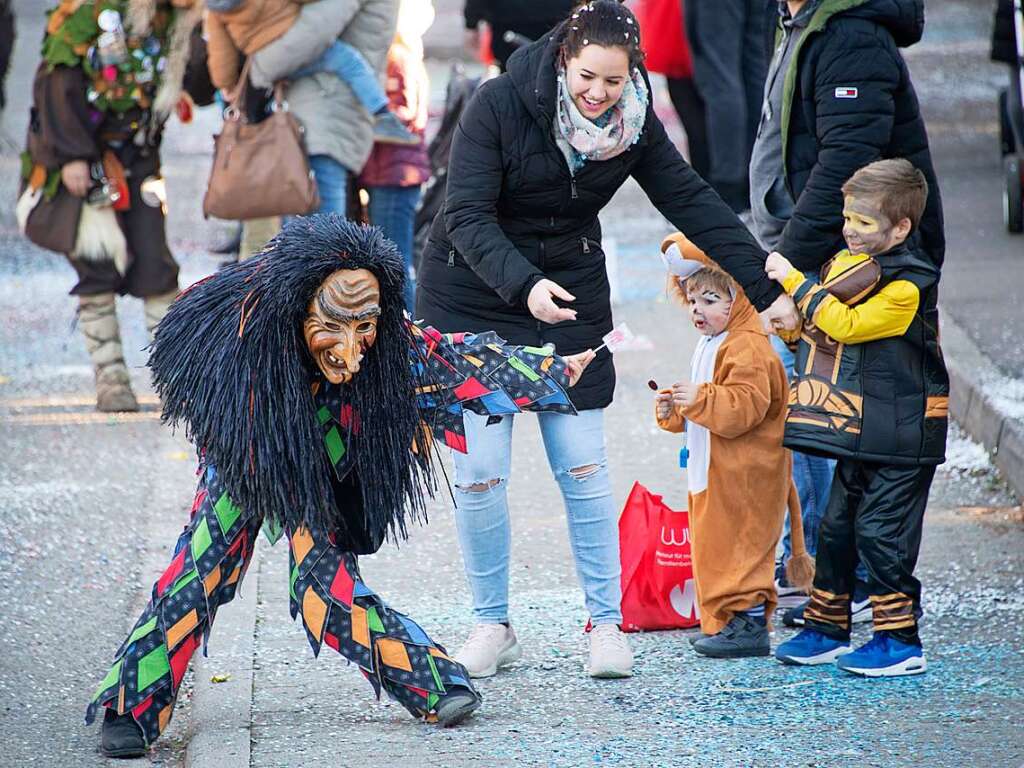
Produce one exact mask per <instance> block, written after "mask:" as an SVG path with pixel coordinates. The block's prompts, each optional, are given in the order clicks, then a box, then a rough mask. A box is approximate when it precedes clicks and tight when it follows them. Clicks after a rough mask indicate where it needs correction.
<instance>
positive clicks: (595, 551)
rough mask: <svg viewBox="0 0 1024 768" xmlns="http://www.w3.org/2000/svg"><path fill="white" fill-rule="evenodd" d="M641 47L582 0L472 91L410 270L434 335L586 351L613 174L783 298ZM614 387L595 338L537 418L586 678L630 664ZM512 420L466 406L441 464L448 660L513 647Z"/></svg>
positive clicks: (474, 666) (511, 654)
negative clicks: (562, 514)
mask: <svg viewBox="0 0 1024 768" xmlns="http://www.w3.org/2000/svg"><path fill="white" fill-rule="evenodd" d="M642 55H643V54H642V52H641V49H640V40H639V34H638V28H637V24H636V20H635V19H634V18H633V15H632V13H631V12H630V11H629V10H628V9H626V8H625V7H624V6H621V5H619V4H618V3H615V2H611V1H610V0H595V2H592V3H588V4H586V5H584V6H581V7H580V8H579V9H578V10H577V12H576V13H574V14H573V15H572V16H571V17H570V18H569V19H568V20H567V21H566V22H565V23H564V24H563V25H562V26H561V27H559V28H558V29H557V30H556V31H555V32H554V33H553V34H552V35H551V36H549V37H546V38H545V39H543V40H540V41H538V42H536V43H535V44H533V45H531V46H529V47H527V48H524V49H522V50H520V51H518V52H517V53H516V54H515V55H513V56H512V58H511V60H510V61H509V69H508V73H507V74H505V75H502V76H500V77H498V78H495V79H494V80H491V81H489V82H488V83H486V84H484V85H483V86H482V87H481V88H480V90H479V91H478V92H477V93H476V95H475V96H474V97H473V100H472V101H471V102H470V104H469V105H468V106H467V108H466V111H465V112H464V113H463V115H462V118H461V120H460V123H459V128H458V130H457V132H456V135H455V138H454V142H453V146H452V153H451V163H450V168H449V174H448V194H447V199H446V202H445V207H444V208H443V209H442V211H441V212H440V213H439V214H438V216H437V218H436V219H435V221H434V224H433V229H432V231H431V236H430V241H429V242H428V244H427V247H426V249H425V252H424V256H423V261H422V265H421V270H420V274H419V281H420V282H419V290H418V292H417V307H416V308H417V312H416V315H417V317H421V318H424V319H425V320H426V322H427V323H429V324H431V325H433V326H435V327H436V328H438V329H439V330H441V331H474V332H479V331H485V330H494V331H497V332H498V333H499V334H500V335H501V336H502V337H503V338H505V339H507V340H508V341H510V342H511V343H513V344H529V345H542V344H547V343H550V344H554V345H555V347H556V349H557V350H558V351H559V353H560V354H574V353H577V354H578V353H582V352H585V351H586V350H589V349H593V348H596V347H598V346H599V345H600V344H601V337H602V335H604V334H606V333H607V332H608V331H610V330H611V328H612V312H611V303H610V299H609V285H608V275H607V272H606V270H605V261H604V254H603V252H602V250H601V227H600V224H599V222H598V218H597V214H598V213H599V212H600V210H601V208H602V207H603V206H604V205H605V204H606V203H607V202H608V201H609V200H610V199H611V198H612V196H613V195H614V194H615V192H616V190H617V189H618V188H619V187H620V186H621V185H622V184H623V183H624V182H625V181H626V178H627V177H628V176H630V175H632V176H633V177H634V178H636V180H637V181H638V182H639V183H640V186H641V187H642V188H643V189H644V191H645V192H646V193H647V195H648V197H649V198H650V199H651V201H652V202H653V203H654V204H655V206H656V207H657V208H658V209H659V210H660V211H661V212H662V213H663V214H664V215H665V216H666V217H668V218H669V219H670V220H671V222H672V223H673V224H674V225H675V226H676V227H677V228H678V229H680V230H681V231H683V232H685V233H686V235H687V237H689V238H690V239H691V240H692V241H693V242H695V243H696V244H697V246H698V247H700V248H701V249H702V250H703V251H704V252H705V253H708V254H712V255H714V258H715V259H716V260H717V261H718V262H719V263H720V264H722V265H723V266H724V267H725V268H726V269H728V270H729V271H730V272H731V273H732V274H733V276H734V277H735V278H736V279H737V280H738V281H739V282H740V284H741V285H743V287H744V289H745V290H746V292H747V295H748V297H749V298H750V299H751V301H752V302H753V303H754V305H755V306H756V307H757V309H759V310H764V309H766V308H768V307H769V305H771V307H772V308H773V309H772V312H771V313H770V314H775V313H779V312H784V311H785V309H786V308H787V307H792V304H791V303H790V304H788V305H787V304H786V297H782V298H781V299H780V298H779V295H780V290H781V289H779V287H778V286H777V285H775V284H773V283H771V281H768V280H767V279H766V278H765V276H764V274H763V263H764V254H763V252H762V251H761V250H760V249H759V248H758V247H757V244H756V243H755V242H754V240H753V238H752V237H751V236H750V234H749V233H748V232H747V230H746V229H745V228H744V227H743V225H742V224H741V223H740V222H739V220H738V219H737V218H736V216H735V215H734V214H733V213H732V211H731V210H730V209H729V208H728V206H726V205H725V204H724V203H723V202H722V201H721V199H720V198H719V197H718V196H717V195H716V194H715V193H714V192H713V191H712V190H711V189H710V188H709V187H708V186H707V185H706V184H705V183H704V182H703V181H702V180H701V178H700V177H699V176H698V175H697V174H696V173H695V172H694V171H693V170H692V169H691V168H690V166H688V165H687V164H686V163H685V162H684V161H683V159H682V157H681V156H680V155H679V153H678V152H677V151H676V148H675V146H674V145H673V144H672V143H671V141H669V139H668V137H667V135H666V133H665V129H664V127H663V126H662V124H661V123H660V122H659V121H658V119H657V117H656V116H655V114H654V111H653V108H652V106H651V99H650V97H649V94H650V86H649V84H648V83H647V80H646V74H645V72H644V70H643V69H642V67H640V60H641V59H642ZM556 298H557V299H559V300H561V301H563V302H566V303H567V304H569V306H568V307H563V306H558V305H556V304H555V301H554V299H556ZM570 307H571V308H570ZM614 388H615V371H614V368H613V366H612V359H611V355H609V354H608V352H607V350H605V351H603V352H602V353H601V354H600V355H598V357H597V358H596V360H594V361H593V362H591V363H590V367H589V368H588V369H587V372H586V373H585V375H584V376H583V377H582V378H581V379H580V381H579V383H578V384H577V385H576V387H575V388H574V389H573V391H572V395H571V397H572V400H573V402H574V404H575V405H576V407H577V409H579V415H577V416H566V415H560V414H545V416H544V417H543V418H541V419H540V427H541V432H542V435H543V437H544V442H545V448H546V449H547V453H548V461H549V464H550V466H551V469H552V471H553V472H554V474H555V477H556V479H557V481H558V483H559V485H560V487H561V489H562V494H563V497H564V499H565V504H566V512H567V515H568V518H569V530H570V538H571V540H572V543H573V551H574V553H575V556H576V562H577V570H578V572H579V575H580V579H581V581H582V583H583V589H584V592H585V594H586V603H587V607H588V609H589V610H590V614H591V617H592V618H593V621H594V624H595V630H594V632H593V633H592V634H591V656H590V673H591V674H592V675H594V676H598V677H623V676H627V675H629V674H630V671H631V668H632V655H631V652H630V650H629V646H628V644H627V643H626V640H625V638H624V637H623V636H622V635H621V634H620V633H619V630H618V626H617V625H618V624H619V623H620V622H621V621H622V615H621V612H620V606H619V603H620V601H621V592H620V587H619V572H620V568H619V548H618V530H617V526H616V519H617V510H616V507H615V504H614V502H613V500H612V497H611V485H610V482H609V479H608V472H607V468H606V456H605V449H604V433H603V410H602V409H603V408H605V406H607V405H608V404H609V403H611V401H612V393H613V390H614ZM470 416H472V414H470ZM511 422H512V419H511V417H504V418H501V419H499V420H497V423H495V421H494V420H488V419H482V418H479V419H471V418H469V417H467V421H466V431H467V441H468V445H469V451H470V453H469V454H468V456H466V457H465V458H463V457H461V456H460V457H457V460H456V464H455V466H456V492H455V493H456V498H457V501H458V505H457V511H456V516H457V523H458V528H459V535H460V539H461V544H462V550H463V556H464V558H465V563H466V570H467V574H468V578H469V582H470V586H471V588H472V591H473V598H474V603H475V613H476V619H477V622H478V625H477V627H476V628H475V629H474V630H473V633H472V634H471V635H470V639H469V641H467V643H466V645H465V646H464V647H463V649H462V650H461V651H460V653H459V654H458V658H459V660H460V662H461V663H463V664H464V665H465V666H466V667H467V668H468V669H469V670H470V673H471V674H474V675H476V676H488V675H492V674H494V672H495V670H496V669H497V667H498V666H500V665H501V664H502V663H504V662H507V661H511V660H514V659H515V658H518V654H519V649H518V644H517V642H516V639H515V635H514V633H513V632H512V630H511V628H510V627H509V626H508V619H509V616H508V561H509V549H510V538H511V534H510V531H509V527H508V505H507V496H506V482H507V480H508V476H509V464H510V450H511V435H512V423H511Z"/></svg>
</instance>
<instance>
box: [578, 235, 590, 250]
mask: <svg viewBox="0 0 1024 768" xmlns="http://www.w3.org/2000/svg"><path fill="white" fill-rule="evenodd" d="M580 242H581V243H583V252H584V253H590V241H589V240H587V236H586V235H583V237H581V238H580Z"/></svg>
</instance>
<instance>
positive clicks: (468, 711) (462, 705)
mask: <svg viewBox="0 0 1024 768" xmlns="http://www.w3.org/2000/svg"><path fill="white" fill-rule="evenodd" d="M482 701H483V699H481V698H480V694H479V693H477V692H476V691H472V690H470V689H469V688H455V689H453V690H452V691H450V692H449V693H447V694H445V695H444V696H442V697H441V700H440V701H439V702H437V707H435V709H434V714H435V716H436V717H437V724H438V725H441V726H444V727H445V728H449V727H451V726H453V725H458V724H459V723H461V722H462V721H463V720H465V719H466V718H467V717H469V716H470V715H472V714H473V713H474V712H475V711H476V710H477V709H479V708H480V704H481V702H482Z"/></svg>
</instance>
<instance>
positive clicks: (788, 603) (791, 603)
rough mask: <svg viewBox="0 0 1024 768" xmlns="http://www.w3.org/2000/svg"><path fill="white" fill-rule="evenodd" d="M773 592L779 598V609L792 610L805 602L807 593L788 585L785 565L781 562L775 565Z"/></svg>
mask: <svg viewBox="0 0 1024 768" xmlns="http://www.w3.org/2000/svg"><path fill="white" fill-rule="evenodd" d="M775 592H776V593H777V594H778V596H779V608H793V607H795V606H798V605H802V604H803V603H805V602H807V593H806V592H804V591H803V590H802V589H800V588H799V587H794V586H793V585H792V584H790V583H789V580H788V579H787V578H786V565H785V563H782V562H778V563H776V564H775Z"/></svg>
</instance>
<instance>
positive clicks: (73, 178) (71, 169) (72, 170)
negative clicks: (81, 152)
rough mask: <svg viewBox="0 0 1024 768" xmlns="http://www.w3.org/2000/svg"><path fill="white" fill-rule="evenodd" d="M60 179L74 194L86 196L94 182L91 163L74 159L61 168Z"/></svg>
mask: <svg viewBox="0 0 1024 768" xmlns="http://www.w3.org/2000/svg"><path fill="white" fill-rule="evenodd" d="M60 180H61V182H62V183H63V184H64V186H65V187H66V188H67V190H68V192H70V193H71V194H72V195H74V196H75V197H85V196H86V195H87V194H88V193H89V186H90V183H91V182H92V179H90V178H89V164H88V163H87V162H85V160H72V161H71V162H70V163H67V164H66V165H64V166H63V167H62V168H61V169H60Z"/></svg>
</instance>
